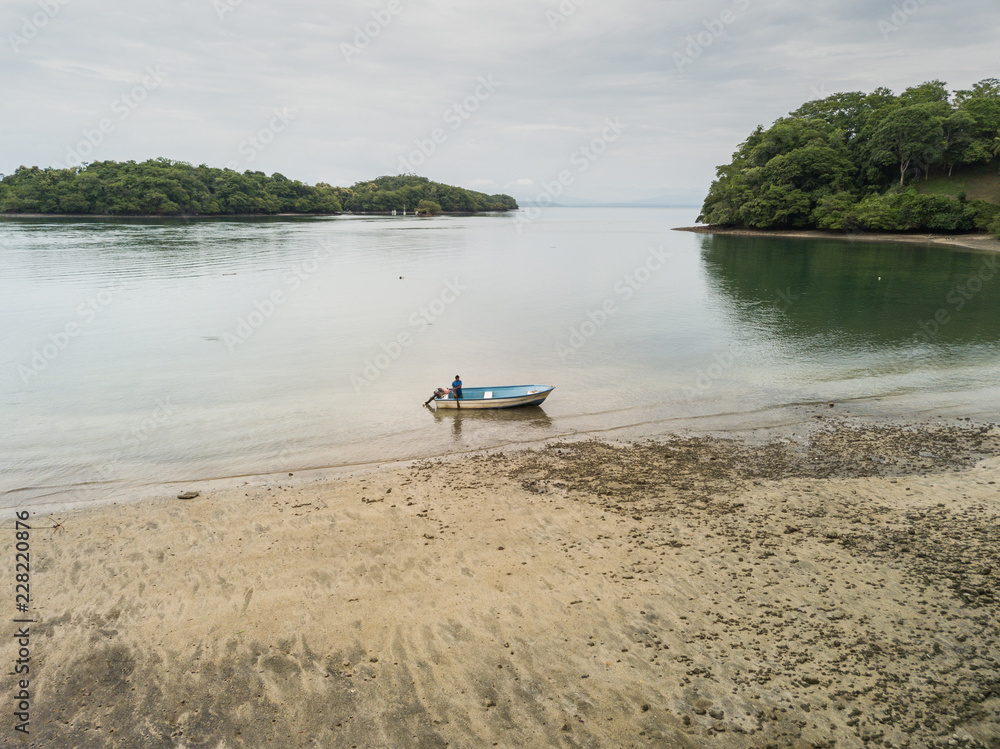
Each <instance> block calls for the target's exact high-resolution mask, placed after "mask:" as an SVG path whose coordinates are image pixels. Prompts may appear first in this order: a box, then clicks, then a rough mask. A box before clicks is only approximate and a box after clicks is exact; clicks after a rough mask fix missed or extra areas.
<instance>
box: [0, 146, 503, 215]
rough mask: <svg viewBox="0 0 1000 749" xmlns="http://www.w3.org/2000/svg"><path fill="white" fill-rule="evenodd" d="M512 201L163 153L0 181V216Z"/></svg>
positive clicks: (447, 208)
mask: <svg viewBox="0 0 1000 749" xmlns="http://www.w3.org/2000/svg"><path fill="white" fill-rule="evenodd" d="M517 207H518V206H517V201H515V200H514V198H512V197H510V196H509V195H486V194H485V193H481V192H475V191H474V190H466V189H464V188H462V187H455V186H452V185H445V184H441V183H439V182H432V181H431V180H429V179H427V178H426V177H418V176H417V175H414V174H403V175H398V176H386V177H378V178H377V179H373V180H369V181H365V182H358V183H356V184H355V185H353V186H352V187H333V186H331V185H328V184H326V183H325V182H319V183H317V184H315V185H308V184H304V183H302V182H299V181H298V180H291V179H288V178H287V177H285V176H284V175H283V174H279V173H277V172H275V173H274V174H272V175H270V176H268V175H266V174H264V172H255V171H249V170H248V171H244V172H237V171H234V170H232V169H218V168H215V167H210V166H206V165H205V164H202V165H200V166H192V165H191V164H188V163H185V162H182V161H171V160H170V159H164V158H161V159H150V160H148V161H144V162H139V163H137V162H135V161H125V162H116V161H96V162H93V163H91V164H86V165H84V166H81V167H71V168H67V169H55V168H46V169H41V168H39V167H37V166H36V167H25V166H22V167H20V168H18V169H17V171H15V172H14V173H13V174H9V175H7V176H5V177H3V178H2V179H0V215H5V216H31V215H42V216H57V215H66V216H114V217H118V216H123V217H124V216H153V217H161V216H166V217H169V216H176V217H199V216H205V217H210V216H278V215H334V214H339V213H361V214H392V213H400V214H407V215H409V214H413V215H425V216H429V215H435V214H438V213H482V212H488V211H512V210H517Z"/></svg>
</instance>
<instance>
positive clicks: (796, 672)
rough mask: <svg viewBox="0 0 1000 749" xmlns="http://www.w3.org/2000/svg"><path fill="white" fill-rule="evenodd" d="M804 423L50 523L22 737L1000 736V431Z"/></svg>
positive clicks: (947, 739) (720, 740)
mask: <svg viewBox="0 0 1000 749" xmlns="http://www.w3.org/2000/svg"><path fill="white" fill-rule="evenodd" d="M814 420H815V428H814V430H812V431H810V433H809V434H801V435H799V436H796V435H794V434H793V435H788V436H785V437H774V436H769V437H767V438H761V439H754V436H753V435H747V436H746V438H745V439H718V438H708V437H682V436H678V437H676V438H673V439H667V440H661V441H657V442H646V443H640V444H610V443H604V442H597V441H577V442H562V443H555V444H552V445H549V446H546V447H544V448H542V449H539V450H532V451H523V452H508V453H507V454H504V453H499V452H494V453H487V454H481V455H474V456H464V457H458V458H454V459H444V460H435V461H426V462H420V463H416V464H413V465H408V466H405V467H402V468H396V469H392V470H380V471H372V472H368V473H361V474H356V475H351V476H347V477H343V478H339V479H336V480H315V479H314V478H311V477H302V476H288V475H282V476H281V477H275V476H272V477H266V478H258V479H248V480H247V482H246V484H245V485H243V486H240V487H238V488H230V489H226V490H219V491H216V490H210V489H207V490H204V491H202V492H201V494H199V496H197V497H196V498H194V499H190V500H182V499H177V498H176V497H175V496H164V497H163V498H162V499H159V500H156V501H147V502H141V503H131V504H121V505H118V506H108V507H103V508H97V509H92V510H85V511H77V512H74V513H71V514H68V515H63V516H56V517H55V518H52V517H34V518H32V520H31V524H32V526H33V530H32V531H31V535H30V544H31V561H32V566H31V594H32V608H31V612H30V613H31V616H32V618H34V619H35V620H37V621H36V623H32V624H30V625H28V626H29V627H30V659H31V660H30V667H31V671H30V689H29V692H30V731H31V733H30V737H27V738H25V737H24V736H23V735H21V734H18V733H16V732H15V731H13V729H12V718H11V715H10V705H11V700H12V699H13V696H14V695H13V693H12V689H13V688H14V687H16V685H14V684H12V681H11V678H12V677H10V676H8V678H7V680H6V682H5V690H6V691H7V696H8V702H7V704H8V717H7V719H6V723H7V725H6V726H5V728H4V733H3V739H2V741H0V744H2V745H3V746H32V747H53V748H55V747H59V748H60V749H63V748H65V747H76V748H80V749H86V748H89V747H151V748H157V747H213V748H216V747H229V748H232V747H314V746H323V747H327V746H329V747H334V746H336V747H444V746H451V747H482V746H502V747H514V746H521V747H536V746H537V747H542V746H546V747H547V746H559V747H612V746H614V747H647V746H655V747H703V746H718V747H760V748H761V749H763V748H764V747H833V746H836V747H838V748H840V747H863V746H886V747H925V746H936V745H941V746H956V745H957V746H975V747H996V746H1000V663H998V660H1000V618H998V613H1000V612H998V597H997V590H998V587H997V581H998V576H1000V522H998V521H1000V486H998V485H997V483H996V481H997V479H998V474H1000V457H998V456H1000V429H998V428H997V427H996V426H993V425H979V426H977V425H972V424H968V423H966V422H964V421H951V422H949V424H950V425H951V426H924V427H920V428H911V427H902V426H892V425H881V426H878V425H871V424H854V423H844V422H840V421H835V420H832V419H829V418H827V417H825V416H823V415H817V416H816V417H815V419H814ZM192 488H194V489H197V487H192ZM10 525H13V523H10ZM45 526H49V527H48V528H45ZM52 526H56V527H52ZM12 536H13V534H6V537H5V539H4V543H5V549H4V558H5V559H7V560H9V562H8V564H9V567H10V569H11V574H9V575H7V576H5V582H4V585H5V586H7V587H6V588H5V595H6V597H7V600H11V601H13V598H14V591H13V587H14V582H13V561H12V560H13V558H14V549H13V545H14V541H13V538H12ZM7 626H8V629H11V630H12V629H13V628H14V626H15V625H13V624H8V625H7ZM17 626H21V625H17ZM0 652H2V657H3V659H4V661H5V662H6V663H13V662H14V661H15V660H16V658H17V657H18V645H17V641H16V640H15V639H12V638H11V637H7V638H5V639H4V644H3V646H2V648H0Z"/></svg>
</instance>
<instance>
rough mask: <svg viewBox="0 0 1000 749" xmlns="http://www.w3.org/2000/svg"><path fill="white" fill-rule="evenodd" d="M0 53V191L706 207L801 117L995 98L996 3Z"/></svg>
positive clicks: (254, 27) (351, 18)
mask: <svg viewBox="0 0 1000 749" xmlns="http://www.w3.org/2000/svg"><path fill="white" fill-rule="evenodd" d="M0 31H2V33H3V35H4V38H3V39H2V40H0V43H2V45H3V46H2V51H0V66H2V67H0V71H2V77H0V80H2V98H0V107H2V108H3V110H2V111H3V116H2V118H0V173H10V172H12V171H13V170H14V169H16V168H17V167H18V166H19V165H22V164H24V165H29V166H30V165H38V166H54V165H60V164H73V163H74V162H76V161H79V160H82V161H94V160H103V159H114V160H128V159H135V160H144V159H147V158H152V157H158V156H163V157H167V158H171V159H177V160H181V161H187V162H190V163H193V164H201V163H206V164H209V165H211V166H219V167H221V166H226V165H228V166H230V167H233V168H238V169H240V170H243V169H258V170H261V171H264V172H267V173H268V174H270V173H272V172H276V171H278V172H281V173H282V174H284V175H286V176H287V177H290V178H293V179H300V180H302V181H304V182H308V183H315V182H320V181H323V182H328V183H330V184H335V185H350V184H353V183H354V182H357V181H359V180H363V179H366V178H371V177H376V176H379V175H383V174H398V173H400V172H406V171H413V172H416V173H418V174H421V175H424V176H427V177H430V178H431V179H433V180H437V181H441V182H446V183H450V184H457V185H461V186H463V187H469V188H472V189H477V190H482V191H484V192H489V193H493V192H506V193H508V194H511V195H514V196H515V197H517V198H518V199H520V200H526V199H530V198H532V197H534V196H536V195H538V194H540V193H542V192H543V191H545V190H546V189H547V188H546V185H548V189H549V191H550V192H552V193H554V192H557V191H558V192H563V193H564V194H563V195H562V196H560V199H561V200H564V199H565V198H566V197H572V198H579V199H594V200H605V201H630V200H643V199H659V200H661V201H669V202H674V203H688V204H690V203H699V202H700V200H701V198H702V197H703V195H704V192H705V190H706V189H707V188H708V185H709V183H710V181H711V179H712V177H713V175H714V169H715V166H716V165H718V164H720V163H724V162H727V161H728V160H729V157H730V155H731V153H732V151H733V150H734V148H735V146H736V145H737V144H738V143H739V142H740V141H742V140H743V139H745V137H746V136H747V134H748V133H749V132H750V131H751V130H752V129H753V128H754V127H755V126H756V125H757V124H765V125H767V124H770V123H771V122H773V121H774V119H775V118H777V117H780V116H781V115H783V114H785V113H787V112H788V111H789V110H791V109H794V108H796V107H798V106H799V105H800V104H801V103H803V102H804V101H807V100H809V99H815V98H818V97H820V96H825V95H827V94H831V93H835V92H837V91H849V90H861V91H870V90H872V89H874V88H876V87H878V86H887V87H889V88H891V89H893V90H894V91H897V92H899V91H901V90H903V89H904V88H906V87H907V86H911V85H915V84H918V83H921V82H923V81H925V80H931V79H935V78H938V79H941V80H943V81H945V82H946V83H947V84H948V85H949V88H951V89H952V90H954V89H958V88H967V87H969V86H970V85H971V84H972V83H974V82H976V81H978V80H981V79H983V78H989V77H1000V3H998V2H997V1H996V0H905V2H903V1H901V0H813V1H811V2H810V1H808V0H709V1H707V2H706V1H704V0H561V1H560V0H504V1H503V2H497V1H495V0H494V1H492V2H474V1H472V0H467V1H466V2H459V0H387V1H386V2H383V0H373V1H372V2H368V1H367V0H365V1H361V0H359V1H357V2H331V1H330V0H283V1H281V2H279V1H278V0H159V1H154V0H3V2H2V4H0ZM609 123H611V124H609ZM612 124H613V125H614V126H613V127H612ZM584 149H586V150H584ZM409 167H412V168H409ZM560 173H561V175H562V178H563V183H564V184H565V185H566V187H561V186H560V187H556V186H555V183H556V182H557V181H558V180H559V177H560Z"/></svg>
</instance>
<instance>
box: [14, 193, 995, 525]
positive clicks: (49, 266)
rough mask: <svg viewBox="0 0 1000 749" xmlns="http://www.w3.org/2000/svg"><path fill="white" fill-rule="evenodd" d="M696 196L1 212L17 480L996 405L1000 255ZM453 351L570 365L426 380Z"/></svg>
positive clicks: (487, 358) (98, 481) (37, 488)
mask: <svg viewBox="0 0 1000 749" xmlns="http://www.w3.org/2000/svg"><path fill="white" fill-rule="evenodd" d="M694 216H695V211H688V210H670V209H596V210H594V209H586V210H585V209H549V210H547V211H545V212H543V214H542V216H541V217H540V218H538V219H537V220H535V221H533V222H531V223H529V224H528V225H527V226H525V227H523V231H520V232H519V231H517V229H516V228H515V226H514V224H513V221H512V218H511V217H510V216H479V217H441V218H434V219H421V220H416V219H413V218H402V217H398V218H356V217H355V218H347V217H342V218H324V219H297V220H278V219H271V220H240V221H211V220H210V221H199V222H184V221H140V220H130V221H118V222H108V221H98V220H5V221H0V265H2V268H3V274H2V277H0V327H2V333H3V346H2V349H0V408H2V412H3V432H2V434H3V436H2V445H0V458H2V463H0V489H2V490H3V491H4V494H3V495H2V497H0V503H2V506H5V507H11V506H21V505H26V504H34V505H37V506H41V505H42V504H49V503H56V502H58V503H69V502H85V501H92V500H94V499H97V498H106V497H108V496H127V495H128V494H129V493H130V492H134V491H136V490H137V488H139V487H141V486H143V485H149V484H156V483H159V482H166V481H183V480H193V479H198V478H208V477H225V476H236V475H245V474H256V473H264V472H272V471H296V470H300V469H305V468H310V467H325V466H341V465H352V464H359V463H370V462H375V463H380V462H389V461H392V460H399V459H406V458H412V457H418V456H430V455H440V454H444V453H448V452H454V451H461V450H469V449H474V448H480V447H486V446H493V445H503V444H508V443H518V442H525V441H531V440H538V439H544V438H548V437H555V436H559V435H565V434H573V433H579V432H587V431H595V430H613V429H616V428H623V427H624V428H626V429H625V431H623V432H620V433H621V434H628V435H635V434H658V433H665V432H668V431H670V430H673V429H676V428H677V427H678V424H691V423H695V422H694V421H692V420H697V419H699V418H700V419H701V420H702V421H704V422H705V423H711V421H712V420H713V419H718V418H721V417H722V416H724V415H727V414H748V415H749V416H748V417H747V418H750V419H751V420H752V418H755V417H753V416H752V415H753V414H759V413H762V412H763V413H768V412H769V409H774V408H776V407H781V406H786V405H788V404H800V403H813V402H821V401H822V402H826V401H839V402H841V403H846V404H847V405H848V406H849V405H854V406H859V404H869V407H872V406H871V404H873V403H874V404H877V408H879V409H882V411H884V412H886V413H889V414H892V413H897V414H901V415H908V414H913V413H915V412H925V411H934V410H936V411H937V412H948V413H952V414H954V413H959V414H967V415H979V416H983V415H985V416H987V417H989V416H993V417H994V418H996V416H997V414H1000V387H998V384H997V383H998V382H1000V273H998V270H1000V269H998V268H997V267H996V261H997V256H994V255H983V254H976V253H971V252H970V253H965V252H951V251H947V250H944V249H941V248H935V247H924V246H919V245H890V244H863V243H846V242H836V241H816V240H786V239H762V238H755V239H746V238H741V237H707V236H701V235H695V234H689V233H682V232H672V231H670V229H671V228H672V227H675V226H684V225H690V224H691V223H693V221H694ZM456 373H460V374H461V375H462V379H463V380H464V381H465V383H466V385H468V386H476V385H498V384H527V383H537V384H554V385H556V386H557V389H556V390H555V392H554V393H553V395H552V396H550V398H549V400H548V401H546V403H545V405H544V406H543V407H542V408H531V409H525V410H516V411H510V412H495V413H489V412H486V413H477V414H456V413H454V412H451V413H442V414H440V415H436V414H434V413H433V412H431V411H429V410H427V409H423V408H421V407H420V404H421V403H422V402H423V401H424V400H426V399H427V397H429V395H430V394H431V392H432V391H433V389H434V388H435V387H436V386H439V385H448V384H449V383H450V382H451V380H452V377H453V376H454V375H455V374H456ZM613 433H614V432H612V434H613Z"/></svg>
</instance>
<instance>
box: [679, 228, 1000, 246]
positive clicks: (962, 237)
mask: <svg viewBox="0 0 1000 749" xmlns="http://www.w3.org/2000/svg"><path fill="white" fill-rule="evenodd" d="M674 231H690V232H694V233H695V234H731V235H734V236H740V237H788V238H792V239H841V240H846V241H849V242H907V243H910V244H914V243H915V244H937V245H943V246H945V247H953V248H954V247H961V248H963V249H968V250H977V251H979V252H1000V239H997V238H996V237H994V236H992V235H990V234H986V233H977V234H894V233H878V232H838V231H821V230H819V229H808V230H797V229H737V228H733V227H728V226H679V227H677V228H675V229H674Z"/></svg>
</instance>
